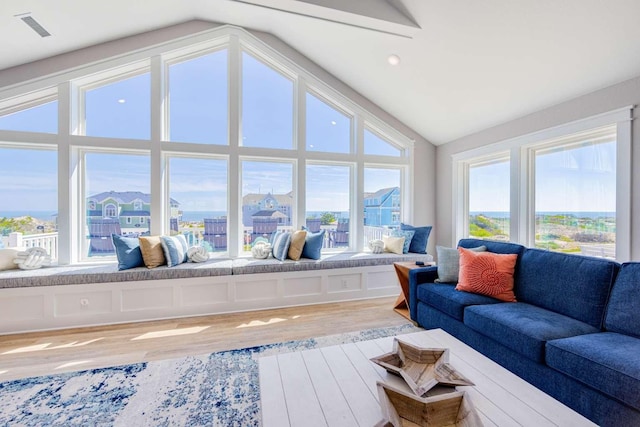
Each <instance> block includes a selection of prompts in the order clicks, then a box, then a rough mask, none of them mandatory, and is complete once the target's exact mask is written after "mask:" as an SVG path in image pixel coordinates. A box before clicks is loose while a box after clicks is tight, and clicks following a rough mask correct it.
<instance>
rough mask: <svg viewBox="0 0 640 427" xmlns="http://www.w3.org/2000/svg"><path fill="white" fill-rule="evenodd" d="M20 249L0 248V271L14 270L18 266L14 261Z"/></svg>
mask: <svg viewBox="0 0 640 427" xmlns="http://www.w3.org/2000/svg"><path fill="white" fill-rule="evenodd" d="M20 250H21V249H14V248H11V249H0V271H2V270H15V269H17V268H18V264H16V263H14V262H13V260H14V259H16V255H18V252H20Z"/></svg>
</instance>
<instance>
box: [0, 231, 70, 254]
mask: <svg viewBox="0 0 640 427" xmlns="http://www.w3.org/2000/svg"><path fill="white" fill-rule="evenodd" d="M2 242H3V243H4V246H5V247H7V248H27V249H28V248H44V249H45V250H46V251H47V253H48V254H49V255H50V256H51V259H52V260H55V259H58V233H57V232H55V233H39V234H26V235H24V234H22V233H18V232H13V233H10V234H9V236H8V237H4V238H3V239H2Z"/></svg>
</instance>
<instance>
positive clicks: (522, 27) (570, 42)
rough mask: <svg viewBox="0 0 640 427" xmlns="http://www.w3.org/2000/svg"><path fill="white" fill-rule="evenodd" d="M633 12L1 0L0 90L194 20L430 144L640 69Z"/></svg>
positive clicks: (546, 4) (574, 5)
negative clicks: (315, 73) (63, 58)
mask: <svg viewBox="0 0 640 427" xmlns="http://www.w3.org/2000/svg"><path fill="white" fill-rule="evenodd" d="M639 16H640V1H638V0H607V1H602V0H561V1H558V0H536V1H531V0H485V1H477V0H447V1H445V0H349V1H343V0H134V1H132V0H109V1H94V0H90V1H88V0H56V1H50V0H2V1H1V2H0V40H1V42H0V85H1V83H2V70H4V69H7V68H11V67H15V66H19V65H22V64H25V63H29V62H32V61H37V60H39V59H43V58H47V57H50V56H53V55H57V54H61V53H64V52H69V51H73V50H76V49H79V48H83V47H87V46H91V45H94V44H97V43H102V42H105V41H110V40H114V39H118V38H122V37H126V36H129V35H133V34H138V33H141V32H145V31H149V30H153V29H157V28H162V27H165V26H169V25H173V24H177V23H181V22H186V21H189V20H194V19H199V20H206V21H211V22H218V23H228V24H233V25H237V26H241V27H246V28H251V29H255V30H260V31H265V32H269V33H272V34H273V35H275V36H277V37H279V38H280V39H282V40H283V41H285V42H286V43H288V44H289V45H291V46H292V47H294V48H295V49H297V50H299V51H300V52H302V53H303V54H305V55H306V56H307V57H309V58H310V59H311V60H313V61H314V62H316V63H317V64H319V65H320V66H322V67H323V68H324V69H326V70H327V71H329V72H331V73H332V74H334V75H335V76H336V77H338V78H339V79H341V80H342V81H343V82H345V83H346V84H348V85H350V86H351V87H352V88H354V89H355V90H356V91H358V92H360V93H361V94H362V95H364V96H365V97H367V98H369V99H370V100H371V101H373V102H375V103H376V104H378V105H379V106H380V107H381V108H383V109H384V110H386V111H387V112H389V113H390V114H392V115H394V116H395V117H397V118H398V119H399V120H401V121H402V122H404V123H405V124H406V125H407V126H409V127H411V128H412V129H414V130H415V131H416V132H418V133H419V134H420V135H422V136H423V137H424V138H425V139H427V140H428V141H430V142H432V143H434V144H436V145H439V144H443V143H446V142H449V141H451V140H454V139H456V138H459V137H462V136H465V135H467V134H470V133H473V132H476V131H479V130H482V129H485V128H487V127H491V126H493V125H497V124H500V123H502V122H505V121H508V120H511V119H514V118H517V117H520V116H523V115H526V114H528V113H532V112H535V111H537V110H539V109H541V108H544V107H547V106H550V105H553V104H557V103H559V102H562V101H565V100H568V99H571V98H574V97H576V96H579V95H582V94H585V93H588V92H591V91H594V90H597V89H600V88H603V87H606V86H609V85H612V84H615V83H618V82H621V81H624V80H627V79H629V78H632V77H635V76H638V75H640V37H638V36H637V28H638V17H639ZM25 17H31V18H33V19H34V20H35V21H37V23H39V24H41V25H42V27H44V29H45V30H46V31H48V32H49V33H50V34H51V35H50V36H48V37H41V36H40V35H38V34H37V33H36V32H35V31H34V30H33V29H32V28H30V27H29V26H28V25H26V23H25V21H24V20H23V19H22V18H25ZM392 54H394V55H397V56H398V57H399V58H400V63H399V64H398V65H395V66H393V65H390V64H389V63H388V57H389V56H390V55H392Z"/></svg>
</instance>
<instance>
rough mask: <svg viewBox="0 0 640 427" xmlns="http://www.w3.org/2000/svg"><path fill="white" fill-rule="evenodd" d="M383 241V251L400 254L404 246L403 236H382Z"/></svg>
mask: <svg viewBox="0 0 640 427" xmlns="http://www.w3.org/2000/svg"><path fill="white" fill-rule="evenodd" d="M382 241H383V242H384V251H385V252H391V253H394V254H398V255H402V249H403V248H404V237H391V236H382Z"/></svg>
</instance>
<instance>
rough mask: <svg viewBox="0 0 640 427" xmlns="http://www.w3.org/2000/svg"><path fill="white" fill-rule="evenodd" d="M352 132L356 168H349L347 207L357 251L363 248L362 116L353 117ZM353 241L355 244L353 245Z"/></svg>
mask: <svg viewBox="0 0 640 427" xmlns="http://www.w3.org/2000/svg"><path fill="white" fill-rule="evenodd" d="M353 122H354V123H353V125H352V126H353V127H354V132H353V136H352V139H354V140H355V142H354V145H355V147H354V148H355V153H356V168H355V171H354V170H353V168H352V169H351V188H352V189H354V188H355V191H352V192H351V194H352V196H351V202H350V206H349V209H350V211H351V218H352V220H351V232H352V233H353V234H352V236H354V239H355V242H353V241H352V242H351V244H352V245H353V246H354V249H355V250H356V251H358V252H360V251H362V250H363V249H364V239H363V236H364V218H363V212H364V120H363V119H362V116H360V115H359V114H356V115H355V116H354V118H353ZM354 243H355V245H354Z"/></svg>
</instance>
